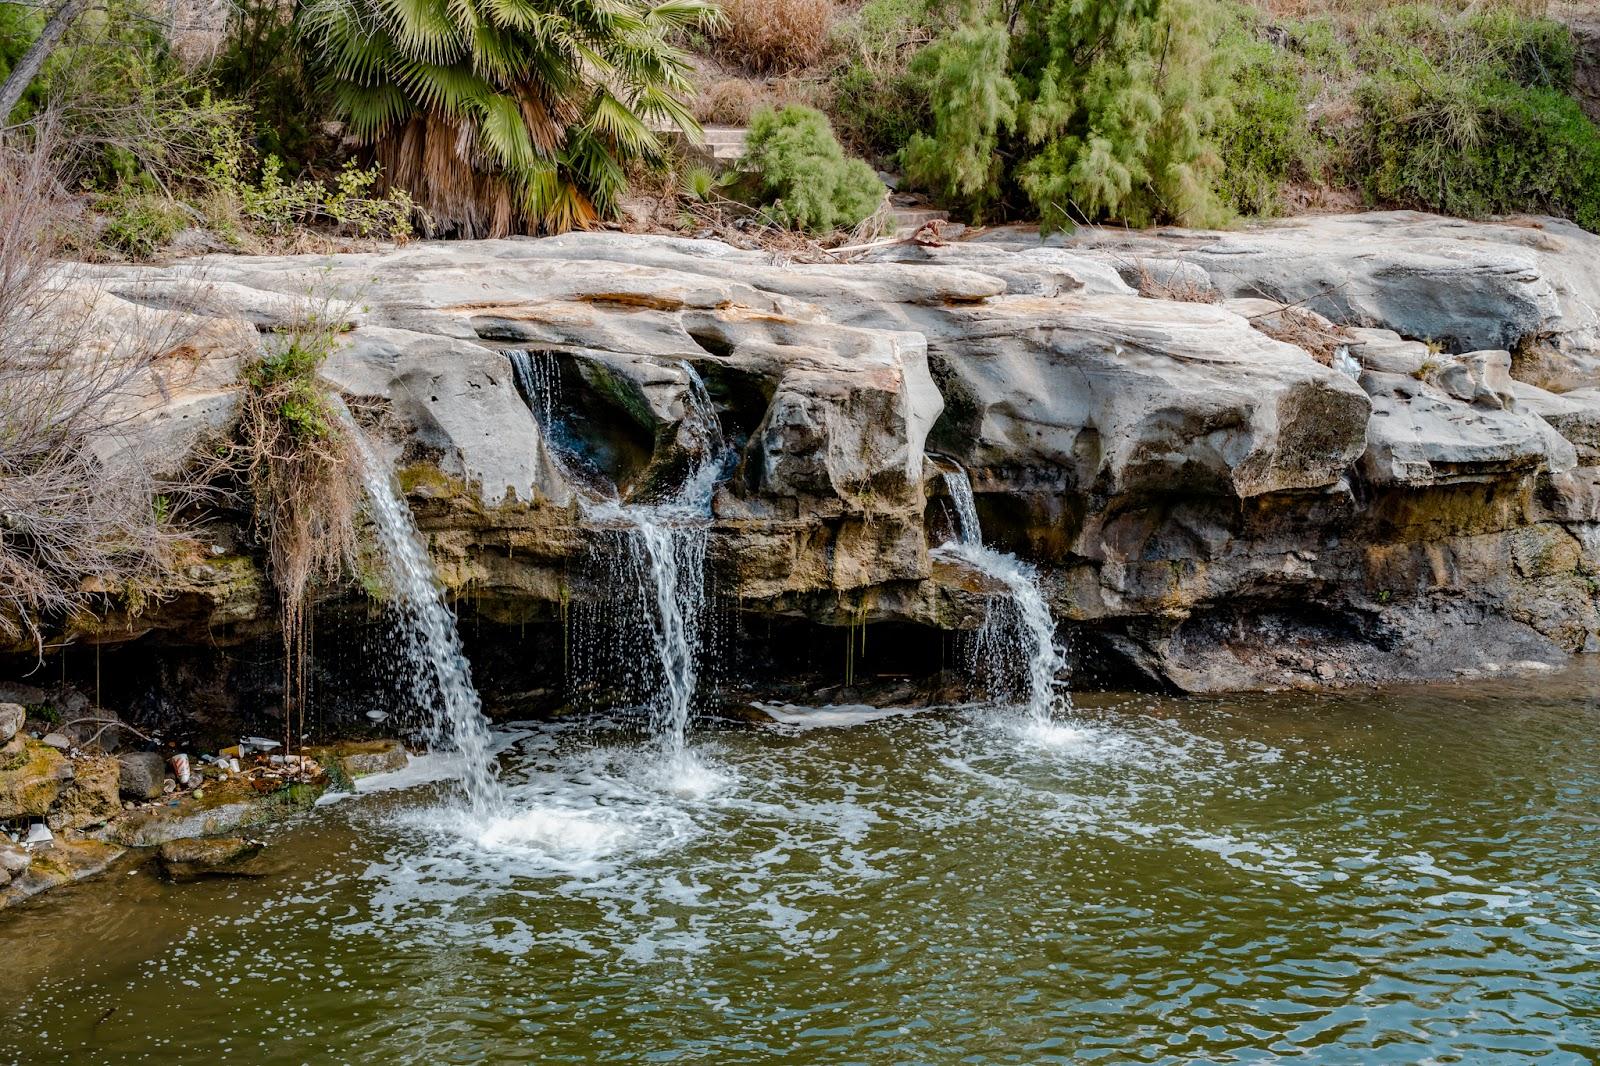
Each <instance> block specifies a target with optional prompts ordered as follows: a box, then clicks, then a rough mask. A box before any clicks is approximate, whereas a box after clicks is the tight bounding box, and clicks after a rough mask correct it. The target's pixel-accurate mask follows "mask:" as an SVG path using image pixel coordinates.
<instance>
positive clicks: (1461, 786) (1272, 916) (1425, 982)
mask: <svg viewBox="0 0 1600 1066" xmlns="http://www.w3.org/2000/svg"><path fill="white" fill-rule="evenodd" d="M1597 693H1600V670H1597V669H1595V668H1594V667H1592V666H1591V667H1585V668H1582V669H1580V670H1577V671H1574V672H1570V673H1565V674H1562V675H1559V676H1546V677H1542V678H1536V679H1532V680H1519V681H1510V680H1507V681H1501V682H1496V683H1492V684H1472V685H1460V686H1452V687H1436V688H1424V689H1409V690H1399V691H1390V692H1384V693H1377V694H1374V693H1362V694H1353V695H1341V696H1307V695H1275V696H1263V697H1252V698H1245V699H1230V700H1178V699H1165V698H1158V697H1151V696H1131V695H1098V696H1080V697H1079V699H1078V708H1077V711H1076V718H1075V719H1074V721H1073V722H1072V723H1071V725H1070V726H1066V727H1063V728H1060V729H1057V730H1055V731H1053V732H1051V733H1047V734H1040V733H1039V732H1038V731H1030V730H1028V729H1027V728H1025V727H1024V726H1023V725H1022V724H1021V718H1020V716H1019V715H1017V714H1016V713H1015V712H1006V711H997V710H993V709H981V708H958V709H949V710H928V711H923V712H920V713H917V714H914V715H906V716H899V717H885V718H879V719H876V720H868V721H859V722H855V723H854V724H849V725H848V727H846V726H845V725H844V724H843V723H848V722H850V721H851V720H850V719H848V718H846V719H843V720H842V724H841V725H840V726H839V727H836V728H810V729H801V728H794V727H773V728H763V727H757V726H739V727H733V726H727V727H703V728H702V729H701V730H700V731H699V732H698V733H697V734H696V735H695V737H694V740H693V750H694V758H693V759H692V760H689V761H687V762H685V763H682V764H678V765H673V766H666V767H663V766H661V765H659V762H658V760H657V759H655V758H654V757H652V756H651V755H650V754H648V753H647V752H645V751H642V750H641V748H642V745H641V742H640V741H639V739H638V737H637V734H636V733H635V732H633V731H631V730H628V729H626V728H623V727H622V726H621V725H615V724H608V723H606V722H603V721H588V722H582V723H571V722H568V723H564V724H561V725H557V726H549V725H529V726H527V727H525V728H520V729H515V730H513V731H511V732H510V733H509V734H508V735H507V736H505V737H503V738H502V741H503V742H504V743H505V744H506V745H507V746H506V748H505V750H504V752H503V754H502V765H503V770H504V775H505V779H506V781H507V782H508V785H509V790H510V794H511V804H510V807H509V809H508V811H507V813H506V814H505V815H504V816H503V817H497V818H493V819H490V820H487V821H483V822H473V821H472V820H471V819H470V818H467V817H465V816H462V815H456V814H454V813H452V810H451V808H450V806H449V803H448V798H449V793H450V791H451V790H450V789H449V787H448V786H446V785H442V784H439V783H433V784H428V783H421V784H413V785H411V786H409V787H398V788H393V789H390V790H387V791H374V792H371V793H369V794H364V795H360V796H356V797H353V798H350V799H346V800H343V801H341V802H338V803H336V804H333V805H329V806H324V807H320V808H318V809H317V810H315V811H313V812H311V813H309V814H308V815H306V816H304V817H303V818H302V819H300V820H299V821H297V822H295V823H293V824H290V825H287V826H284V827H282V828H280V829H278V830H276V831H275V832H274V834H273V835H272V837H271V844H270V847H269V853H270V854H272V855H274V856H275V857H276V860H277V861H278V862H279V863H280V864H281V867H282V869H281V871H280V872H279V873H277V874H276V875H275V876H273V877H270V878H267V879H263V880H251V881H211V882H202V883H197V884H189V885H169V884H165V883H163V882H161V881H159V880H157V879H156V878H155V877H153V876H152V875H151V874H150V873H149V872H148V871H147V870H146V869H144V868H142V867H140V866H139V865H137V864H126V865H124V866H122V867H119V868H117V869H116V870H114V871H113V872H112V873H111V874H110V875H109V876H107V877H105V878H102V879H100V880H97V881H95V882H90V883H85V884H82V885H78V886H74V887H72V888H69V889H63V890H60V891H58V892H56V893H54V894H52V895H50V896H47V897H43V898H41V899H39V900H37V901H34V902H32V903H29V904H27V905H24V906H22V907H20V908H17V909H14V910H13V911H10V912H7V913H4V914H0V1025H3V1030H0V1031H3V1032H4V1034H5V1035H4V1038H3V1039H0V1061H9V1060H14V1061H16V1062H21V1063H29V1064H32V1063H54V1062H85V1063H91V1062H93V1063H98V1062H201V1063H222V1062H249V1063H303V1062H307V1063H324V1062H360V1063H374V1064H377V1063H384V1064H388V1063H429V1064H433V1063H490V1062H493V1063H501V1062H570V1063H579V1062H582V1063H591V1062H593V1063H609V1062H648V1063H655V1062H660V1063H670V1062H680V1063H703V1062H715V1063H769V1062H781V1063H826V1064H843V1063H872V1064H880V1063H1050V1062H1075V1063H1076V1062H1104V1063H1123V1062H1169V1063H1198V1062H1217V1063H1233V1062H1278V1061H1302V1062H1316V1063H1363V1064H1365V1063H1406V1064H1416V1063H1446V1062H1463V1063H1475V1064H1476V1063H1524V1062H1534V1061H1537V1062H1547V1063H1591V1062H1594V1061H1596V1060H1597V1058H1600V740H1597V735H1600V703H1597V695H1596V694H1597ZM429 769H432V770H434V771H438V770H440V769H441V767H440V766H439V765H437V764H434V765H433V766H431V767H430V766H429V764H427V763H425V762H424V763H421V764H419V765H418V766H417V767H414V768H413V771H412V775H413V777H416V776H418V775H420V774H422V773H423V772H425V771H428V770H429ZM443 769H446V770H447V769H448V767H443ZM405 780H406V779H405V778H402V779H401V782H400V783H402V784H403V782H404V781H405ZM391 783H393V782H391Z"/></svg>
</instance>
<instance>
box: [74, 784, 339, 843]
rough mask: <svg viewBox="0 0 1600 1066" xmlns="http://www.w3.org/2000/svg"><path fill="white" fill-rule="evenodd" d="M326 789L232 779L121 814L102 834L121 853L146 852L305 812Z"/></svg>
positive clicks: (315, 786)
mask: <svg viewBox="0 0 1600 1066" xmlns="http://www.w3.org/2000/svg"><path fill="white" fill-rule="evenodd" d="M325 787H326V785H325V783H312V782H299V783H294V784H277V783H268V782H261V783H258V782H254V781H249V780H246V779H243V778H235V779H231V780H228V781H223V782H218V783H212V784H208V785H207V787H206V788H204V789H203V790H197V791H196V792H188V793H182V794H178V795H176V796H174V797H173V798H172V799H170V800H166V801H163V802H160V803H157V804H155V805H153V806H147V807H141V808H138V809H136V810H133V811H129V812H126V813H124V814H123V815H122V817H120V818H118V819H117V820H116V821H115V822H112V823H111V824H110V825H109V826H108V827H107V828H106V830H105V833H104V835H105V837H106V839H108V840H110V841H112V842H114V843H117V844H121V845H123V846H125V847H132V848H148V847H158V846H160V845H162V844H166V843H168V842H170V841H175V840H184V839H188V838H193V837H214V836H222V835H225V834H231V833H237V832H238V831H239V830H241V829H247V828H250V827H252V826H259V825H266V824H268V823H271V822H276V821H280V820H282V819H284V818H287V817H289V816H290V815H293V814H295V813H297V812H299V811H303V810H306V809H307V808H309V807H311V806H312V805H313V804H314V803H316V801H317V797H318V796H320V795H322V792H323V789H324V788H325Z"/></svg>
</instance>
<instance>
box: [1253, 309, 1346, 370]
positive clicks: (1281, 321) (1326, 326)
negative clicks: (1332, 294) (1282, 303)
mask: <svg viewBox="0 0 1600 1066" xmlns="http://www.w3.org/2000/svg"><path fill="white" fill-rule="evenodd" d="M1250 325H1252V326H1254V327H1255V328H1256V329H1257V330H1259V331H1261V332H1262V333H1265V334H1266V335H1267V336H1269V337H1271V338H1272V339H1273V340H1275V341H1283V342H1284V343H1285V344H1292V345H1294V346H1295V347H1296V348H1300V349H1302V350H1304V351H1305V352H1306V353H1307V354H1309V355H1310V356H1311V358H1313V359H1315V360H1316V361H1317V362H1319V363H1321V364H1322V365H1323V366H1332V365H1333V359H1334V356H1335V355H1336V354H1338V351H1339V349H1340V348H1343V347H1345V346H1346V345H1348V344H1349V343H1350V340H1351V337H1352V336H1353V334H1351V332H1350V330H1349V329H1347V328H1346V327H1344V326H1341V325H1338V324H1337V323H1334V322H1330V321H1328V320H1327V319H1326V318H1323V317H1322V316H1321V315H1319V314H1317V313H1316V312H1315V311H1311V310H1308V309H1306V308H1304V307H1297V306H1295V305H1294V304H1290V305H1289V306H1287V307H1284V308H1282V309H1280V310H1277V311H1268V312H1266V313H1264V314H1259V315H1253V316H1251V318H1250Z"/></svg>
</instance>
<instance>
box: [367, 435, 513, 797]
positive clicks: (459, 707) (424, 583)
mask: <svg viewBox="0 0 1600 1066" xmlns="http://www.w3.org/2000/svg"><path fill="white" fill-rule="evenodd" d="M347 425H348V427H349V428H350V431H351V435H352V437H353V438H354V440H355V443H356V447H357V449H358V450H359V451H360V453H361V478H362V481H363V483H364V484H365V486H366V490H367V497H368V499H369V501H370V502H371V505H372V518H373V522H374V523H375V524H376V525H377V528H378V538H379V540H380V541H381V542H382V545H383V552H384V556H385V557H386V558H387V559H388V562H389V569H390V573H391V575H392V579H393V583H394V592H395V607H396V608H397V614H398V616H399V619H400V651H401V654H402V655H403V657H404V659H405V664H406V665H405V674H406V681H407V683H408V684H409V686H410V689H411V695H412V698H413V700H414V701H415V702H416V705H417V706H418V707H419V708H421V709H424V710H426V711H428V712H430V713H429V714H428V739H429V741H430V743H432V744H433V745H435V746H446V745H453V746H454V747H455V748H456V749H457V750H458V751H459V752H460V753H461V758H462V761H463V763H464V769H463V771H462V783H463V785H464V786H465V787H466V792H467V799H468V801H469V802H470V803H471V805H472V810H473V813H474V814H475V815H480V816H481V815H485V814H489V813H492V812H493V811H495V810H496V809H498V808H499V807H500V806H501V805H502V796H501V789H500V781H499V778H498V777H497V773H498V770H497V767H496V764H495V759H494V752H493V749H492V746H491V742H490V736H489V721H488V719H487V718H485V717H484V714H483V704H482V702H481V701H480V700H479V698H478V690H477V689H475V688H474V687H473V685H472V667H471V666H470V664H468V662H467V657H466V655H465V654H464V653H463V652H462V650H461V635H460V633H458V632H457V631H456V619H455V615H454V613H452V612H451V610H450V608H449V607H448V606H447V605H446V604H445V602H444V598H443V597H442V596H440V594H439V589H438V586H437V585H435V583H434V575H433V566H432V564H431V563H430V562H429V560H428V552H427V549H426V548H425V547H424V545H423V541H422V535H421V533H419V532H418V530H417V525H416V522H415V521H414V520H413V519H412V517H411V509H410V508H409V507H407V506H406V503H405V500H404V499H402V498H401V496H400V493H399V492H398V491H397V489H396V487H395V485H394V480H393V478H392V477H391V476H390V473H389V466H388V464H387V463H386V462H384V461H383V460H382V459H380V458H379V457H378V456H377V455H376V454H375V453H374V451H373V449H372V445H371V443H370V442H369V441H368V440H367V438H366V436H365V435H364V434H363V433H362V432H361V430H360V427H359V426H357V425H356V423H355V420H354V419H349V420H348V421H347Z"/></svg>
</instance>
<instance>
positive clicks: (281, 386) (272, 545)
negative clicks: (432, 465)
mask: <svg viewBox="0 0 1600 1066" xmlns="http://www.w3.org/2000/svg"><path fill="white" fill-rule="evenodd" d="M344 322H345V316H344V314H343V313H342V311H341V309H340V308H339V307H338V306H336V304H335V301H333V300H332V299H323V300H320V301H314V300H308V301H307V307H306V309H305V311H304V312H303V314H302V315H301V317H300V318H299V319H298V320H297V321H296V322H295V323H293V325H291V326H290V327H289V328H288V329H287V330H285V331H284V332H282V333H280V334H277V335H275V336H273V337H272V338H271V339H270V343H269V348H268V350H267V351H266V352H265V353H264V354H263V355H262V356H261V357H260V358H258V359H256V360H255V361H254V362H252V363H250V364H249V365H248V366H247V367H246V368H245V372H244V383H245V396H244V402H243V406H242V410H241V412H240V427H239V450H240V456H239V466H240V468H241V473H242V474H243V477H244V480H245V481H246V483H247V484H248V487H249V490H250V498H251V501H252V505H253V508H254V514H255V526H256V533H257V535H258V536H259V537H260V538H261V540H262V541H263V542H264V543H265V545H266V550H267V567H268V572H269V574H270V575H271V577H272V581H273V584H274V586H276V588H277V590H278V600H279V608H280V615H281V620H282V625H283V643H284V652H285V655H284V664H285V665H284V712H285V713H284V724H285V729H286V730H287V728H288V723H289V715H290V713H291V712H292V711H294V710H298V711H299V713H300V714H301V716H302V718H303V716H304V713H305V690H306V676H305V671H306V662H307V651H308V642H309V633H308V630H307V626H306V608H307V605H308V600H309V593H310V590H311V586H312V583H313V581H315V580H317V579H318V578H322V579H326V580H329V581H333V580H337V579H338V578H339V577H340V575H341V574H342V573H343V572H344V568H345V566H346V564H348V563H351V562H352V561H353V560H354V559H355V555H356V515H357V512H358V509H359V507H360V503H361V478H360V473H359V466H358V464H359V462H360V458H359V456H358V455H357V453H356V451H355V447H354V442H353V441H352V440H351V437H350V431H349V429H348V428H347V426H346V423H345V422H344V421H343V419H342V418H341V412H340V410H339V409H338V407H337V406H336V403H337V401H335V400H333V399H331V398H330V397H329V396H328V394H327V392H326V391H325V389H324V387H323V386H322V385H321V384H320V382H319V380H318V376H317V375H318V371H320V370H321V368H322V364H323V363H324V362H326V360H327V358H328V356H329V355H331V354H332V353H333V350H334V347H335V345H336V344H337V343H338V337H339V333H340V332H341V331H342V330H343V328H344ZM285 747H286V749H287V748H288V747H289V745H288V744H287V743H286V745H285Z"/></svg>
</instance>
